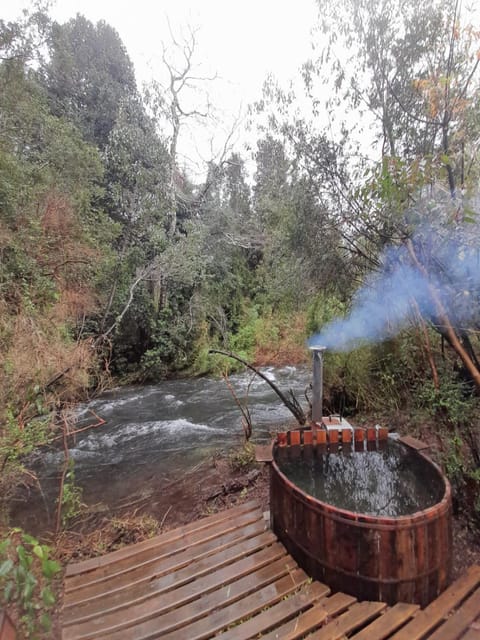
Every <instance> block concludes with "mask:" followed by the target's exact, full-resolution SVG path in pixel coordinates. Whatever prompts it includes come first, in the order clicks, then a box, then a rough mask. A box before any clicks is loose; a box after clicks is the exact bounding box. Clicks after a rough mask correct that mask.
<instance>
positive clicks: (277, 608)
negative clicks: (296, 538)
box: [2, 503, 480, 640]
mask: <svg viewBox="0 0 480 640" xmlns="http://www.w3.org/2000/svg"><path fill="white" fill-rule="evenodd" d="M479 618H480V567H472V568H471V569H470V570H469V571H468V572H467V573H466V574H465V575H464V576H462V578H460V579H459V580H458V581H457V582H456V583H454V584H453V585H452V586H451V587H449V588H448V589H447V590H446V591H445V592H444V593H443V594H442V595H441V596H440V597H439V598H437V600H435V601H434V602H432V603H431V604H430V605H429V606H428V607H427V608H426V609H425V610H421V609H420V608H419V607H418V606H416V605H412V604H405V603H398V604H395V605H394V606H388V605H387V604H385V603H383V602H370V601H364V602H357V600H356V598H354V597H353V596H351V595H347V594H345V593H342V592H335V593H331V591H330V589H329V587H328V586H326V585H325V584H322V583H321V582H318V581H313V580H311V579H310V578H309V576H308V575H307V574H306V573H305V572H304V571H303V569H301V568H300V567H298V565H297V564H296V562H295V561H294V560H293V559H292V558H291V556H290V555H289V554H288V553H287V551H286V550H285V548H284V546H283V545H282V544H281V543H280V542H279V541H278V540H277V538H276V536H275V535H274V534H273V533H272V532H271V531H270V530H269V529H268V528H267V523H266V521H265V518H264V516H263V514H262V512H261V510H260V508H259V506H258V505H257V504H255V503H245V504H243V505H240V506H237V507H234V508H232V509H229V510H228V511H224V512H221V513H219V514H214V515H211V516H208V517H206V518H203V519H201V520H199V521H197V522H194V523H192V524H190V525H187V526H185V527H180V528H178V529H175V530H174V531H170V532H168V533H165V534H163V535H160V536H157V537H156V538H152V539H151V540H148V541H145V542H142V543H140V544H137V545H132V546H130V547H126V548H125V549H121V550H120V551H116V552H113V553H110V554H108V555H106V556H103V557H102V558H96V559H93V560H85V561H83V562H79V563H77V564H75V565H71V566H70V567H69V568H68V570H67V573H66V577H65V600H64V607H63V613H62V628H63V631H62V633H63V635H62V638H63V640H94V639H98V640H102V639H109V640H147V639H149V640H153V639H155V638H163V639H165V640H187V639H188V640H202V639H207V638H216V639H217V640H250V639H253V638H262V639H263V640H274V639H275V640H279V639H283V640H301V639H303V638H309V639H311V640H314V639H319V640H346V639H350V638H352V639H354V640H394V639H395V640H424V639H425V638H430V639H431V640H455V639H457V638H458V639H462V640H480V620H479ZM2 640H3V639H2Z"/></svg>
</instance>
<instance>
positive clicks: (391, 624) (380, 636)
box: [352, 602, 420, 640]
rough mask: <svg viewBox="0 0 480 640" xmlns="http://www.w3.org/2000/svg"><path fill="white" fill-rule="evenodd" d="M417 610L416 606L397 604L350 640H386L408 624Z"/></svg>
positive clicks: (403, 603)
mask: <svg viewBox="0 0 480 640" xmlns="http://www.w3.org/2000/svg"><path fill="white" fill-rule="evenodd" d="M419 608H420V607H419V606H418V604H406V603H405V602H399V603H397V604H396V605H394V606H393V607H392V608H391V609H389V610H388V611H386V612H385V613H383V614H382V615H381V616H380V617H379V618H377V620H375V621H374V622H372V623H371V624H369V625H368V627H366V628H365V629H363V630H362V631H359V633H356V634H355V635H354V636H352V640H386V638H389V637H390V635H391V634H392V633H394V632H395V631H397V629H399V628H400V627H401V626H403V625H404V624H405V623H406V622H408V621H409V620H410V619H411V618H412V616H413V615H414V614H415V613H416V612H417V611H418V610H419Z"/></svg>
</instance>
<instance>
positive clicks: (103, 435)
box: [12, 367, 311, 531]
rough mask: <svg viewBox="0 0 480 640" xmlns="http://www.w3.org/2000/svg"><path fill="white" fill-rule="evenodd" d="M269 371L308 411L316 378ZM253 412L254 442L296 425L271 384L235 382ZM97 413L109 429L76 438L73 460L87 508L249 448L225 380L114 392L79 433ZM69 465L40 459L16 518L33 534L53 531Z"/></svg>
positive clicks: (51, 452) (111, 504)
mask: <svg viewBox="0 0 480 640" xmlns="http://www.w3.org/2000/svg"><path fill="white" fill-rule="evenodd" d="M262 372H263V373H264V374H265V375H267V376H268V377H269V378H270V379H271V380H272V381H274V382H275V383H276V384H277V385H278V386H279V388H280V389H282V391H284V392H286V391H288V389H292V390H293V391H294V393H295V394H296V395H297V398H298V399H299V401H300V402H301V403H302V404H303V405H304V404H305V401H303V402H302V399H303V400H304V391H305V388H306V386H307V385H308V384H309V382H310V379H311V371H310V369H308V367H306V368H297V367H282V368H273V367H270V368H265V369H262ZM230 381H231V383H232V386H233V387H234V389H235V393H236V394H237V396H238V397H239V398H240V399H241V400H242V401H243V400H244V399H245V397H246V394H247V390H248V406H249V408H250V412H251V416H252V421H253V425H254V435H253V440H254V441H265V440H268V439H269V438H270V432H271V430H273V429H274V428H275V427H276V426H278V425H280V424H282V422H285V421H286V420H291V419H293V416H292V415H291V414H290V412H289V411H288V409H286V407H285V406H284V405H283V404H282V403H281V401H280V399H279V398H278V396H277V395H276V394H275V393H274V392H273V391H272V389H271V388H270V387H269V385H268V384H267V383H266V382H265V381H263V380H262V379H261V378H259V377H258V376H253V377H252V375H251V374H250V373H241V374H236V375H232V376H231V377H230ZM90 411H93V412H94V413H95V414H96V415H98V416H99V417H101V418H103V419H104V420H105V421H106V423H105V424H104V425H103V426H101V427H98V428H92V429H89V430H86V431H84V432H83V433H81V434H78V435H77V436H76V440H75V441H74V442H72V443H71V444H70V447H69V456H70V458H71V459H72V460H74V472H75V482H76V483H77V485H78V486H79V487H81V489H82V499H83V502H85V503H86V504H87V505H94V504H98V503H99V502H101V503H102V504H103V505H105V507H107V508H109V509H113V508H115V507H116V506H118V505H122V504H125V503H126V502H128V499H129V497H130V496H132V495H139V494H140V495H141V493H142V491H144V490H145V488H146V487H149V486H152V485H154V486H155V487H157V488H159V487H160V488H161V486H162V485H163V484H168V483H169V482H171V481H172V480H174V479H175V478H181V477H183V476H184V475H186V474H188V473H189V472H190V471H191V470H192V469H194V468H196V467H197V466H198V465H200V464H201V463H203V462H204V461H205V460H207V459H208V458H209V457H212V456H214V455H215V453H216V452H217V451H218V452H220V451H226V450H229V449H232V448H234V447H236V446H238V445H240V444H241V442H242V440H243V430H242V424H241V414H240V410H239V409H238V407H237V405H236V404H235V402H234V400H233V398H232V395H231V393H230V391H229V390H228V388H227V386H226V384H225V382H224V381H223V380H222V379H215V378H209V377H203V378H193V379H182V380H169V381H163V382H160V383H158V384H153V385H147V386H142V387H133V386H131V387H121V388H118V389H114V390H112V391H109V392H107V393H105V394H103V395H102V396H100V397H98V398H96V399H95V400H93V401H92V402H90V403H89V404H85V405H80V406H79V407H77V409H76V420H77V425H76V426H77V428H79V427H81V426H82V425H83V426H86V425H88V424H91V423H94V422H95V421H96V420H95V418H94V417H93V415H92V413H91V412H90ZM63 464H64V452H63V450H62V448H61V446H57V447H52V448H48V449H45V450H42V451H41V452H40V453H38V454H37V455H36V456H35V457H34V458H33V459H32V465H31V468H32V471H34V473H35V474H36V476H37V477H38V480H39V485H40V487H41V492H39V491H38V490H37V489H35V488H34V487H32V488H30V489H29V490H28V491H22V492H21V493H20V494H19V496H18V497H17V499H16V501H15V502H14V508H13V511H12V520H13V522H15V523H16V524H20V525H21V526H24V527H25V528H27V529H28V530H30V531H38V530H39V529H48V528H51V527H52V524H53V519H54V513H55V497H56V495H57V493H58V487H59V481H60V476H61V473H62V469H63Z"/></svg>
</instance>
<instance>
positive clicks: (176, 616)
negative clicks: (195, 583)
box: [64, 556, 306, 640]
mask: <svg viewBox="0 0 480 640" xmlns="http://www.w3.org/2000/svg"><path fill="white" fill-rule="evenodd" d="M295 567H296V565H295V563H294V562H293V561H292V560H291V559H289V557H288V556H284V557H283V558H280V559H279V560H276V561H275V562H271V563H270V564H267V565H266V566H264V567H262V568H261V569H259V570H257V571H256V572H255V573H250V574H248V575H246V576H245V577H243V578H241V579H240V580H237V581H235V582H231V583H229V584H225V585H224V586H221V587H220V588H218V589H216V590H215V591H213V592H211V593H207V594H203V595H202V597H201V598H197V599H196V600H192V601H189V602H188V603H186V604H183V605H180V606H178V607H177V608H172V607H171V606H170V607H169V608H168V610H167V612H166V613H162V612H161V611H160V612H158V611H157V610H156V609H155V606H152V604H155V605H157V604H158V605H159V606H160V607H162V604H161V603H162V602H163V598H162V597H160V599H159V602H160V604H159V603H158V602H157V601H155V603H152V602H149V603H148V606H146V607H145V608H144V609H140V610H138V609H136V611H135V614H136V617H135V618H133V617H132V616H129V617H127V615H125V616H123V615H122V616H115V620H114V622H113V623H111V624H109V622H110V619H108V623H105V622H104V620H103V618H102V616H100V617H97V618H95V619H93V620H90V621H89V622H87V623H85V624H80V625H72V626H69V627H65V628H64V640H79V639H80V638H82V639H84V638H85V639H86V638H91V639H92V640H93V639H95V638H102V637H104V636H107V637H108V638H112V639H113V638H117V637H118V638H128V637H131V636H130V635H129V634H131V632H132V630H133V631H135V634H136V635H135V634H134V635H133V637H134V638H135V640H137V638H138V640H139V639H140V638H143V635H142V633H144V632H145V633H146V632H147V631H146V630H148V634H151V632H152V630H153V631H156V632H162V633H167V632H170V631H172V630H174V629H178V628H179V627H182V626H183V625H188V624H190V623H191V622H193V621H198V620H199V619H200V618H202V617H207V618H208V617H209V616H210V614H211V612H212V611H214V610H215V609H221V608H222V607H225V606H226V605H229V604H231V603H234V602H236V601H237V600H240V599H241V598H244V597H245V596H247V595H249V594H250V593H252V592H253V591H255V590H256V589H260V590H261V589H262V588H264V587H266V586H269V585H270V584H271V583H272V582H274V581H276V580H280V579H282V578H284V577H285V576H286V577H289V573H290V572H292V573H293V574H296V572H297V571H298V570H297V569H296V568H295ZM305 579H306V576H305ZM186 586H187V587H188V586H189V585H186ZM172 593H175V592H172ZM170 604H172V603H171V602H170ZM162 610H164V609H162ZM142 630H143V631H142ZM148 634H147V636H146V637H150V635H148ZM185 637H186V638H187V637H188V636H185Z"/></svg>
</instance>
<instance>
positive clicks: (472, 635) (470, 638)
mask: <svg viewBox="0 0 480 640" xmlns="http://www.w3.org/2000/svg"><path fill="white" fill-rule="evenodd" d="M462 640H480V629H473V628H471V629H469V630H468V631H467V633H466V634H465V635H463V636H462Z"/></svg>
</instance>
